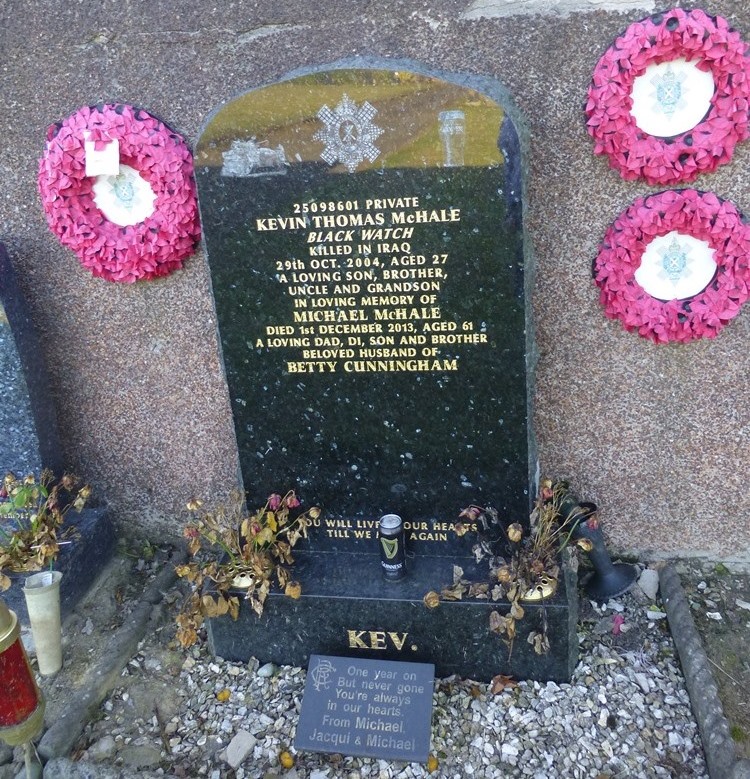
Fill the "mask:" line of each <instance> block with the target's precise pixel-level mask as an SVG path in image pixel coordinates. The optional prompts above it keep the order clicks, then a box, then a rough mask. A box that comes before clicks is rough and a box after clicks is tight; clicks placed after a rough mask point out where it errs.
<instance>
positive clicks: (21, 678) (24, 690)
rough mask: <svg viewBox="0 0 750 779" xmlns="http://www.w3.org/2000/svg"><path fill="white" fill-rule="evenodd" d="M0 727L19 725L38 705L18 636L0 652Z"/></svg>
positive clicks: (27, 663)
mask: <svg viewBox="0 0 750 779" xmlns="http://www.w3.org/2000/svg"><path fill="white" fill-rule="evenodd" d="M0 689H1V690H2V692H0V728H7V727H11V726H12V725H20V724H21V723H22V722H23V721H24V720H25V719H27V718H28V717H29V716H31V714H32V713H33V712H34V710H35V709H36V707H37V706H38V705H39V698H38V697H37V688H36V682H35V681H34V677H33V675H32V673H31V668H30V667H29V661H28V660H27V659H26V653H25V652H24V650H23V645H22V644H21V639H20V638H18V639H16V640H15V641H14V642H13V643H12V644H11V645H10V646H9V647H8V648H7V649H6V650H5V651H4V652H3V653H2V654H1V655H0Z"/></svg>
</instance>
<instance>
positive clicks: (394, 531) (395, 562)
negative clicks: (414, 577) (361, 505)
mask: <svg viewBox="0 0 750 779" xmlns="http://www.w3.org/2000/svg"><path fill="white" fill-rule="evenodd" d="M378 539H379V541H380V565H381V567H382V569H383V576H384V577H385V578H386V579H390V580H391V581H396V580H397V579H402V578H403V577H404V576H405V575H406V564H405V563H406V555H405V553H404V523H403V522H402V521H401V517H399V516H398V515H397V514H386V515H385V516H383V517H381V518H380V524H379V525H378Z"/></svg>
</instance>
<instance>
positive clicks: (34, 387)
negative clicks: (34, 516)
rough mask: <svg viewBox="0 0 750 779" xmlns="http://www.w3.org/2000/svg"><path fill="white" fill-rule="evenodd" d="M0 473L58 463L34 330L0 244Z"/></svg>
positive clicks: (52, 412) (54, 423)
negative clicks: (0, 435)
mask: <svg viewBox="0 0 750 779" xmlns="http://www.w3.org/2000/svg"><path fill="white" fill-rule="evenodd" d="M0 428H1V429H2V431H3V435H2V437H0V475H4V474H5V473H7V472H8V471H13V472H14V473H17V474H25V473H35V474H37V475H39V473H40V472H41V470H42V468H43V467H44V468H49V469H50V470H51V471H53V472H55V473H59V472H60V470H61V468H62V465H61V458H60V445H59V441H58V435H57V419H56V416H55V407H54V405H53V404H52V403H51V402H50V397H49V394H48V389H47V372H46V368H45V366H44V362H43V360H42V351H41V349H40V345H39V341H38V339H37V335H36V331H35V330H34V327H33V325H32V322H31V318H30V316H29V314H28V311H27V310H26V304H25V302H24V299H23V297H22V295H21V291H20V289H19V288H18V283H17V281H16V277H15V273H14V271H13V266H12V265H11V263H10V259H9V258H8V253H7V252H6V250H5V247H4V246H3V245H2V244H0Z"/></svg>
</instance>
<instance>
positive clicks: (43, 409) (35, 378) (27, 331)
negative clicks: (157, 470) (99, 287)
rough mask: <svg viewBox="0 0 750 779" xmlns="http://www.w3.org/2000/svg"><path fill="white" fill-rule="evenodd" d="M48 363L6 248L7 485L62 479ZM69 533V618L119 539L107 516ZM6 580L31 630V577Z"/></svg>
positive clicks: (65, 565) (83, 515)
mask: <svg viewBox="0 0 750 779" xmlns="http://www.w3.org/2000/svg"><path fill="white" fill-rule="evenodd" d="M42 355H43V352H42V349H41V346H40V343H39V339H38V337H37V334H36V330H35V328H34V326H33V323H32V320H31V316H30V314H29V311H28V310H27V308H26V303H25V301H24V298H23V295H22V294H21V290H20V288H19V286H18V283H17V280H16V276H15V273H14V271H13V266H12V265H11V262H10V259H9V257H8V253H7V251H6V249H5V246H4V245H3V244H1V243H0V390H1V391H0V426H1V428H0V429H2V431H3V434H2V436H0V480H1V479H2V478H3V477H4V476H5V474H6V473H7V472H8V471H11V472H13V473H14V474H16V475H17V476H24V475H26V474H29V473H33V474H34V475H35V476H36V477H37V478H39V476H40V475H41V471H42V469H43V468H48V469H49V470H50V471H52V473H53V474H54V475H55V476H58V477H59V476H61V475H62V474H63V471H64V468H63V463H62V456H61V453H60V452H61V449H60V442H59V438H58V430H57V415H56V413H55V405H54V402H53V399H52V397H51V395H50V392H49V385H48V381H47V370H46V367H45V364H44V360H43V356H42ZM16 521H18V520H16V519H14V517H13V516H4V517H2V518H0V523H2V528H0V529H2V530H4V531H5V532H6V534H7V533H9V532H12V530H13V524H14V522H16ZM64 530H65V531H67V530H70V531H71V533H70V536H69V540H68V542H66V543H64V544H63V545H61V548H60V554H59V556H58V559H57V560H56V561H55V569H56V570H59V571H62V573H63V580H62V584H61V589H60V600H61V609H62V613H63V614H67V613H69V612H70V611H72V609H73V608H74V607H75V605H76V603H77V602H78V601H79V600H80V598H81V597H82V596H83V595H84V594H85V593H86V591H87V590H88V588H89V586H90V585H91V584H92V582H93V581H94V579H95V578H96V577H97V575H98V574H99V573H100V571H101V569H102V567H103V566H104V565H105V564H106V562H107V561H108V560H109V558H110V557H111V555H112V553H113V551H114V548H115V541H116V539H115V532H114V527H113V526H112V522H111V520H110V518H109V516H108V514H107V512H106V510H105V509H103V508H87V509H84V510H83V511H82V512H80V513H79V512H76V511H69V512H68V513H67V514H66V517H65V526H64ZM62 534H63V533H62V532H61V535H62ZM4 573H6V574H8V575H9V576H10V578H11V580H13V582H14V584H13V585H12V586H11V589H10V590H8V591H6V592H4V593H2V595H1V596H0V597H2V598H3V600H4V601H5V602H6V603H7V605H8V606H9V607H10V608H11V609H13V611H15V612H16V613H17V614H18V616H19V618H20V619H21V621H22V622H23V623H27V622H28V616H27V611H26V602H25V600H24V597H23V592H22V587H23V580H24V578H25V577H26V575H27V574H26V573H13V572H11V571H4Z"/></svg>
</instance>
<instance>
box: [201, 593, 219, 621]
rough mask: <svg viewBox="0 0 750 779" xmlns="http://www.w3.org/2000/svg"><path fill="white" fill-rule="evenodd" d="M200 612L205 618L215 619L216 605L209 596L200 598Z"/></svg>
mask: <svg viewBox="0 0 750 779" xmlns="http://www.w3.org/2000/svg"><path fill="white" fill-rule="evenodd" d="M201 610H202V611H203V613H204V614H205V615H206V616H207V617H216V616H218V614H219V610H218V605H217V603H216V601H215V600H214V598H213V597H212V596H211V595H204V596H203V597H202V598H201Z"/></svg>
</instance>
